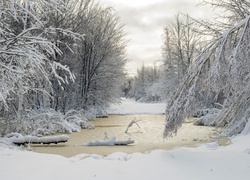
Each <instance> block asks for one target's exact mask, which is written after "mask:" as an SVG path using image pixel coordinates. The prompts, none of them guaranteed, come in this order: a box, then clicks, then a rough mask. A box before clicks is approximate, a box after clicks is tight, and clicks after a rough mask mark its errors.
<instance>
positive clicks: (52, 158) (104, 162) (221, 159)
mask: <svg viewBox="0 0 250 180" xmlns="http://www.w3.org/2000/svg"><path fill="white" fill-rule="evenodd" d="M134 105H135V106H136V107H137V108H138V109H140V108H139V107H140V106H141V107H143V106H145V104H141V103H135V104H134ZM134 105H133V103H132V102H131V106H134ZM125 107H127V106H124V108H125ZM155 107H157V106H155ZM129 108H130V107H129ZM151 108H153V107H151ZM133 110H135V109H133ZM123 111H124V112H129V111H127V110H126V111H125V109H123ZM142 111H143V110H141V112H142ZM152 111H153V110H152ZM155 111H156V110H155ZM120 114H122V113H120ZM249 140H250V134H247V135H240V136H238V137H235V138H233V139H232V140H231V141H232V143H231V144H230V145H228V146H226V147H219V146H218V143H216V142H214V143H209V144H204V145H202V146H200V147H198V148H180V149H176V150H171V151H163V150H156V151H152V152H150V153H147V154H142V153H133V154H125V153H122V152H117V153H113V154H111V155H109V156H106V157H103V156H100V155H87V154H80V155H78V156H75V157H71V158H65V157H62V156H58V155H48V154H38V153H34V152H29V151H20V150H13V149H6V148H0V179H4V180H5V179H19V180H21V179H25V180H28V179H38V180H39V179H43V180H44V179H46V180H47V179H61V180H63V179H65V180H66V179H81V180H82V179H84V180H85V179H87V180H88V179H101V180H106V179H107V180H113V179H114V180H116V179H119V180H123V179H124V180H133V179H136V180H147V179H148V180H151V179H157V180H159V179H164V180H166V179H171V180H172V179H176V180H206V179H209V180H231V179H232V180H235V179H238V180H248V179H249V178H250V141H249ZM100 148H101V147H100Z"/></svg>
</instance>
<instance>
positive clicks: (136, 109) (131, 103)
mask: <svg viewBox="0 0 250 180" xmlns="http://www.w3.org/2000/svg"><path fill="white" fill-rule="evenodd" d="M165 108H166V103H141V102H137V101H135V100H133V99H126V98H122V99H121V103H120V104H113V105H111V106H110V107H109V109H108V110H107V113H108V114H116V115H124V114H164V113H165Z"/></svg>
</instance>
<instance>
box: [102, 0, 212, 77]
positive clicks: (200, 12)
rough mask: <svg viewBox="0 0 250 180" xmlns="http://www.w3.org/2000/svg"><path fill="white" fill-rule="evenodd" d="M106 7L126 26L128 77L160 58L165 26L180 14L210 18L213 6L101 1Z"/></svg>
mask: <svg viewBox="0 0 250 180" xmlns="http://www.w3.org/2000/svg"><path fill="white" fill-rule="evenodd" d="M100 2H101V3H102V4H104V5H109V6H112V7H114V9H115V10H116V12H117V14H118V16H119V17H120V19H121V23H122V24H124V25H125V27H124V28H125V32H126V33H127V37H126V38H127V39H129V43H128V47H127V57H128V59H129V60H130V61H129V63H128V65H127V69H128V73H129V75H133V74H135V73H136V69H137V68H138V67H141V66H142V64H143V63H144V64H145V65H146V66H148V65H153V63H154V61H157V60H160V59H161V47H162V43H163V42H162V41H163V39H162V35H163V29H164V27H165V26H166V25H167V24H168V23H169V22H170V21H171V20H172V19H173V18H174V16H175V15H176V14H177V13H178V12H182V13H188V14H189V15H191V16H192V17H199V18H204V17H207V16H209V15H208V14H209V13H208V10H209V9H210V7H202V6H198V7H197V4H198V3H199V2H200V0H100Z"/></svg>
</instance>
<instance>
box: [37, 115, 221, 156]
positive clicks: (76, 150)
mask: <svg viewBox="0 0 250 180" xmlns="http://www.w3.org/2000/svg"><path fill="white" fill-rule="evenodd" d="M134 118H136V120H139V119H140V120H141V121H140V122H138V124H139V126H140V128H139V127H138V126H136V125H135V124H134V125H133V126H132V127H131V128H130V129H129V131H128V133H124V132H125V130H126V127H127V125H128V124H129V122H130V121H131V120H133V119H134ZM164 119H165V115H121V116H117V115H116V116H109V118H104V119H97V120H95V121H94V122H93V124H94V125H95V129H94V130H86V129H85V130H82V131H81V132H79V133H73V134H69V137H70V139H69V141H68V142H67V143H64V144H57V145H53V144H51V145H32V149H33V151H35V152H41V153H49V154H59V155H62V156H65V157H71V156H74V155H77V154H100V155H108V154H111V153H113V152H125V153H134V152H147V151H150V150H154V149H164V150H170V149H173V148H177V147H184V146H197V145H199V144H201V143H204V142H210V141H212V140H213V139H212V137H213V136H216V134H217V131H216V129H215V128H213V127H204V126H193V123H192V122H188V123H184V124H183V126H182V128H181V129H180V130H179V131H178V135H177V136H175V137H172V138H169V139H167V140H164V139H163V138H162V133H163V128H164ZM105 132H107V133H108V136H109V137H112V136H116V137H117V139H118V140H127V139H128V138H131V139H134V140H135V143H134V144H133V145H129V146H95V147H93V146H92V147H88V146H82V145H83V144H85V143H87V142H89V141H92V140H97V139H103V138H104V133H105Z"/></svg>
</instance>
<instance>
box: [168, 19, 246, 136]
mask: <svg viewBox="0 0 250 180" xmlns="http://www.w3.org/2000/svg"><path fill="white" fill-rule="evenodd" d="M249 19H250V16H248V17H247V18H245V19H244V20H242V21H241V22H239V23H238V24H236V25H235V26H233V27H232V28H231V29H229V30H228V31H227V32H225V33H223V35H221V36H220V37H218V38H217V39H216V40H214V41H213V42H212V43H211V44H210V45H209V46H208V47H207V48H206V49H205V50H204V51H203V52H202V53H201V54H200V55H199V56H198V57H197V59H196V60H195V61H194V63H193V64H192V65H191V66H190V68H189V71H188V73H187V76H186V77H185V78H184V80H183V81H182V83H181V85H180V86H179V88H178V89H177V90H176V91H175V92H174V94H173V96H172V97H171V99H170V100H169V102H168V105H167V109H166V115H167V118H166V125H165V130H164V136H165V137H167V136H171V135H173V134H175V133H176V132H177V129H178V128H179V127H180V126H181V124H182V122H183V121H184V120H185V118H188V117H190V116H192V115H193V114H195V112H196V111H197V110H198V109H201V108H203V107H207V108H212V107H213V106H214V105H215V103H220V104H222V110H221V111H220V113H218V114H217V115H218V120H217V121H218V122H217V124H219V125H221V126H225V125H227V132H228V134H234V133H237V132H240V131H241V130H243V128H244V124H246V122H245V121H248V120H242V117H244V114H245V109H246V107H247V105H248V103H249V98H248V97H250V91H249V85H248V84H249V83H250V81H249V78H246V77H249V73H250V61H249V59H250V54H249V53H248V52H249V43H250V36H249V33H250V28H249Z"/></svg>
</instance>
